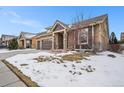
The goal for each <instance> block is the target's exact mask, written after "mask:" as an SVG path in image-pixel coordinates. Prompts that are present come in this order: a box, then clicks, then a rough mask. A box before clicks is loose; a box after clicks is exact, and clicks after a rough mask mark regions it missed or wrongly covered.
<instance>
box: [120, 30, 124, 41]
mask: <svg viewBox="0 0 124 93" xmlns="http://www.w3.org/2000/svg"><path fill="white" fill-rule="evenodd" d="M120 40H121V41H124V32H122V33H121V38H120Z"/></svg>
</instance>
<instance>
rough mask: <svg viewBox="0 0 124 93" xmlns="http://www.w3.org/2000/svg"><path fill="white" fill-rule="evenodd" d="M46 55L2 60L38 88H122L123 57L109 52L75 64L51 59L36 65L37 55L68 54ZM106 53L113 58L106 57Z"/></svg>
mask: <svg viewBox="0 0 124 93" xmlns="http://www.w3.org/2000/svg"><path fill="white" fill-rule="evenodd" d="M72 53H73V52H69V53H60V54H53V53H49V52H40V53H31V54H18V55H16V56H13V57H11V58H8V59H6V60H7V61H8V62H9V63H11V64H13V65H14V66H16V67H17V68H18V69H19V70H21V71H22V72H23V74H25V75H26V76H29V77H31V79H32V81H35V82H36V83H37V84H38V85H39V86H45V87H47V86H56V87H58V86H64V87H65V86H76V87H79V86H124V55H122V54H117V53H112V52H109V51H106V52H101V53H98V55H91V56H90V57H87V59H88V60H86V59H83V60H81V61H79V62H77V61H73V62H71V61H65V60H64V63H61V62H59V60H57V59H54V60H51V61H45V62H37V60H34V58H37V57H39V56H47V57H50V56H52V57H53V56H54V57H58V56H61V55H66V54H72ZM108 54H112V55H114V56H115V58H114V57H110V56H111V55H110V56H108Z"/></svg>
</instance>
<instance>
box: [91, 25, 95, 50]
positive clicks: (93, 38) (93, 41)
mask: <svg viewBox="0 0 124 93" xmlns="http://www.w3.org/2000/svg"><path fill="white" fill-rule="evenodd" d="M94 36H95V35H94V25H92V49H94V47H95V45H94V43H95V37H94Z"/></svg>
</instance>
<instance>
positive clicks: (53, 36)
mask: <svg viewBox="0 0 124 93" xmlns="http://www.w3.org/2000/svg"><path fill="white" fill-rule="evenodd" d="M54 38H55V35H54V32H53V35H52V50H54V42H55V40H54Z"/></svg>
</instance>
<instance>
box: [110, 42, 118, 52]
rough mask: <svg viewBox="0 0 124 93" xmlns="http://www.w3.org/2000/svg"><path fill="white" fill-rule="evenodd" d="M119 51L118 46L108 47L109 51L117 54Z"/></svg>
mask: <svg viewBox="0 0 124 93" xmlns="http://www.w3.org/2000/svg"><path fill="white" fill-rule="evenodd" d="M119 50H120V44H111V45H110V51H112V52H119Z"/></svg>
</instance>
